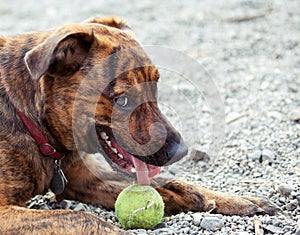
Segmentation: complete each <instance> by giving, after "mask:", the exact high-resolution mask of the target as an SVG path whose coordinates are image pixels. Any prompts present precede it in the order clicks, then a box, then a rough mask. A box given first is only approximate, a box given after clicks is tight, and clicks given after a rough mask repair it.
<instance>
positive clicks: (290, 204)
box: [286, 199, 298, 211]
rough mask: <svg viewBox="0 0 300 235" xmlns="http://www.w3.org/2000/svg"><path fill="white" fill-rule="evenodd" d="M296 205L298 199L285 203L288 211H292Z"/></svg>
mask: <svg viewBox="0 0 300 235" xmlns="http://www.w3.org/2000/svg"><path fill="white" fill-rule="evenodd" d="M297 207H298V200H297V199H295V200H292V201H291V202H290V203H289V204H287V205H286V209H287V210H288V211H293V210H295V209H296V208H297Z"/></svg>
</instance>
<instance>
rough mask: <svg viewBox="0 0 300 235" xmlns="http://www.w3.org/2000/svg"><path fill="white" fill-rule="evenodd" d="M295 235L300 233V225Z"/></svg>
mask: <svg viewBox="0 0 300 235" xmlns="http://www.w3.org/2000/svg"><path fill="white" fill-rule="evenodd" d="M295 235H300V227H299V228H298V229H297V231H296V234H295Z"/></svg>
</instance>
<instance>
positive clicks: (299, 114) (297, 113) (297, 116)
mask: <svg viewBox="0 0 300 235" xmlns="http://www.w3.org/2000/svg"><path fill="white" fill-rule="evenodd" d="M289 118H290V120H291V121H293V122H300V109H299V110H298V109H296V110H293V111H292V112H290V114H289Z"/></svg>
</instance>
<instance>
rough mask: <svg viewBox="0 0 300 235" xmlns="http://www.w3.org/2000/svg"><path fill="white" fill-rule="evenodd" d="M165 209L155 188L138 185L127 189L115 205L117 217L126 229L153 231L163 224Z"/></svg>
mask: <svg viewBox="0 0 300 235" xmlns="http://www.w3.org/2000/svg"><path fill="white" fill-rule="evenodd" d="M164 207H165V205H164V202H163V200H162V197H161V196H160V195H159V193H158V192H157V191H156V190H155V189H154V188H152V187H151V186H148V185H137V184H134V185H131V186H129V187H127V188H125V189H124V190H123V191H122V192H121V193H120V194H119V196H118V198H117V201H116V203H115V211H116V215H117V217H118V219H119V222H120V223H121V225H122V227H123V228H125V229H138V228H143V229H152V228H153V227H154V226H155V225H157V224H158V223H159V222H161V220H162V218H163V215H164Z"/></svg>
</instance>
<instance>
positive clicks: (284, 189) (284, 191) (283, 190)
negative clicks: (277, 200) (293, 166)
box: [278, 183, 295, 197]
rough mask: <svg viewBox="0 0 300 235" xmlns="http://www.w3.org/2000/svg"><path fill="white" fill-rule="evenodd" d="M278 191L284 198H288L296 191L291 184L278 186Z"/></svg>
mask: <svg viewBox="0 0 300 235" xmlns="http://www.w3.org/2000/svg"><path fill="white" fill-rule="evenodd" d="M278 191H279V192H280V194H281V195H282V196H285V197H287V196H289V195H290V194H291V192H293V191H295V188H294V187H293V186H291V185H289V184H285V183H283V184H280V185H279V186H278Z"/></svg>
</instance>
